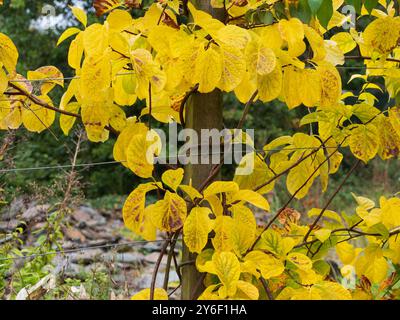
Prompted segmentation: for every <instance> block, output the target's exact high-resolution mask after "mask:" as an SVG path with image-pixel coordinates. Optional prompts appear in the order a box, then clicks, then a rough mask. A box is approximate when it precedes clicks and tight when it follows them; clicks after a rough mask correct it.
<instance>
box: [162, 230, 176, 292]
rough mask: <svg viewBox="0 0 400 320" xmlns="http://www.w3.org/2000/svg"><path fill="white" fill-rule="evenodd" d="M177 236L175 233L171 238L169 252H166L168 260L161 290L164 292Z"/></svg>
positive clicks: (166, 288) (166, 287)
mask: <svg viewBox="0 0 400 320" xmlns="http://www.w3.org/2000/svg"><path fill="white" fill-rule="evenodd" d="M178 236H179V232H176V233H175V235H174V236H173V237H172V240H171V241H170V246H169V251H168V260H167V266H166V268H165V274H164V285H163V288H164V290H165V291H167V290H168V283H169V272H170V270H171V263H172V258H173V257H174V254H175V252H174V250H175V245H176V240H177V238H178Z"/></svg>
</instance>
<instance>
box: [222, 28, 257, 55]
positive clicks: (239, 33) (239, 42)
mask: <svg viewBox="0 0 400 320" xmlns="http://www.w3.org/2000/svg"><path fill="white" fill-rule="evenodd" d="M250 39H251V36H250V34H249V32H248V31H247V30H246V29H243V28H240V27H238V26H235V25H232V24H229V25H226V26H224V27H222V28H221V29H219V30H218V32H217V35H216V37H215V40H216V41H217V42H218V43H220V44H225V45H228V46H230V47H236V48H238V49H239V50H243V49H244V48H245V47H246V45H247V43H248V42H249V41H250Z"/></svg>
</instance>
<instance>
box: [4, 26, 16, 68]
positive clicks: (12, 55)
mask: <svg viewBox="0 0 400 320" xmlns="http://www.w3.org/2000/svg"><path fill="white" fill-rule="evenodd" d="M17 61H18V50H17V48H16V47H15V45H14V43H13V42H12V40H11V39H10V38H9V37H7V36H6V35H5V34H3V33H1V32H0V63H2V64H3V65H4V67H5V68H6V70H7V71H8V73H11V72H13V71H14V70H15V68H16V66H17Z"/></svg>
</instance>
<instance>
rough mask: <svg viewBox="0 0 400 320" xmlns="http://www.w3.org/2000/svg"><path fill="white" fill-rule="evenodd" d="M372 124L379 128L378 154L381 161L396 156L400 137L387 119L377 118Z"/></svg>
mask: <svg viewBox="0 0 400 320" xmlns="http://www.w3.org/2000/svg"><path fill="white" fill-rule="evenodd" d="M374 122H375V123H376V125H377V128H379V129H380V130H379V148H378V154H379V156H380V157H381V158H382V160H387V159H391V158H393V157H396V156H398V154H399V152H400V136H399V135H398V134H397V132H396V130H395V129H394V128H393V125H392V123H391V122H390V119H389V117H386V116H384V115H380V116H378V117H377V118H376V119H375V120H374Z"/></svg>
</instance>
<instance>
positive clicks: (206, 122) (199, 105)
mask: <svg viewBox="0 0 400 320" xmlns="http://www.w3.org/2000/svg"><path fill="white" fill-rule="evenodd" d="M191 2H192V3H193V4H194V6H195V7H196V8H197V9H199V10H203V11H205V12H208V13H209V14H211V15H212V16H213V17H214V18H216V19H219V20H221V21H224V19H225V17H226V12H225V10H224V9H214V8H212V7H211V4H210V0H191ZM222 120H223V119H222V92H221V91H220V90H218V89H216V90H214V91H213V92H211V93H207V94H204V93H203V94H200V93H195V94H193V95H192V96H191V98H190V99H189V101H188V103H187V105H186V120H185V123H186V128H190V129H194V130H195V131H196V132H198V133H200V130H201V129H218V130H221V129H222V127H223V121H222ZM199 137H200V135H199ZM199 143H200V141H199ZM199 152H200V149H199ZM213 166H214V165H213V164H212V163H210V164H189V165H187V166H186V168H185V181H186V182H189V180H191V181H192V185H193V187H195V188H197V187H199V186H200V184H201V183H202V182H203V181H204V180H205V179H207V177H208V176H209V174H210V171H211V169H212V167H213ZM196 256H197V255H196V254H193V253H190V252H189V250H188V248H187V247H186V246H185V245H184V246H183V253H182V259H183V262H184V266H183V267H182V299H184V300H189V299H196V298H197V297H198V296H199V295H200V294H201V293H202V292H203V290H204V286H203V283H202V282H201V279H202V277H201V273H199V272H198V271H197V269H196V266H195V264H194V261H195V260H196ZM185 262H186V263H187V264H186V263H185ZM189 262H193V263H189Z"/></svg>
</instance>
